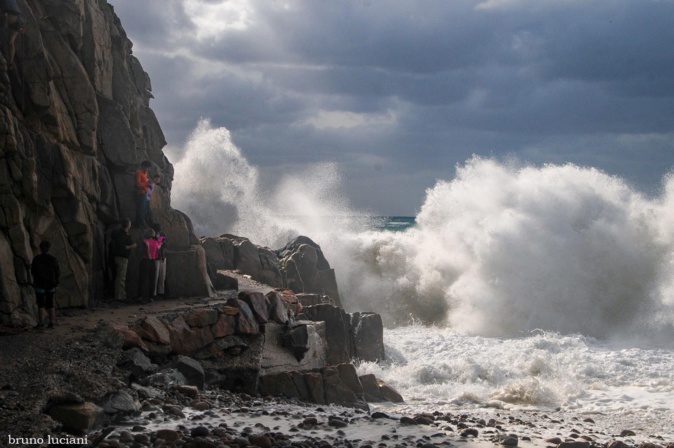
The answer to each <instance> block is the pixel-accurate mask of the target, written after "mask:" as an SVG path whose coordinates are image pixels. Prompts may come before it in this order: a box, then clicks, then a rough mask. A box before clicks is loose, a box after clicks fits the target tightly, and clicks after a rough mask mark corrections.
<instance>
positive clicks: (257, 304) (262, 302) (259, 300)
mask: <svg viewBox="0 0 674 448" xmlns="http://www.w3.org/2000/svg"><path fill="white" fill-rule="evenodd" d="M239 300H243V301H244V302H246V303H247V304H248V306H249V307H250V309H251V310H253V313H254V315H255V319H257V321H258V323H260V324H266V323H267V322H269V300H267V298H266V297H265V296H264V294H262V293H261V292H257V291H241V292H240V293H239Z"/></svg>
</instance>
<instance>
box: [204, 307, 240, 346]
mask: <svg viewBox="0 0 674 448" xmlns="http://www.w3.org/2000/svg"><path fill="white" fill-rule="evenodd" d="M236 312H237V313H238V312H239V310H238V309H237V310H236ZM235 331H236V319H235V318H234V317H233V316H229V315H227V314H221V315H220V316H219V317H218V321H217V322H216V323H215V324H214V325H213V326H212V327H211V333H213V337H214V338H215V339H217V338H223V337H225V336H228V335H230V334H234V332H235Z"/></svg>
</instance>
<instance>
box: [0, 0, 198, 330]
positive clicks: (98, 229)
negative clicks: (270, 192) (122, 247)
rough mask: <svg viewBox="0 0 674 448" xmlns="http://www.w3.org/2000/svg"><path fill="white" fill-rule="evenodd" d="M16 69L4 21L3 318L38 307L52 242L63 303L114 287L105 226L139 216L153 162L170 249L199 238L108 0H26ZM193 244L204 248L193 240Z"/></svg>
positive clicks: (27, 314)
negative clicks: (143, 170) (176, 190)
mask: <svg viewBox="0 0 674 448" xmlns="http://www.w3.org/2000/svg"><path fill="white" fill-rule="evenodd" d="M19 6H20V8H21V10H22V13H23V18H24V20H25V22H26V25H25V32H24V33H23V34H20V35H19V36H18V38H17V40H16V57H15V60H14V68H13V69H9V68H8V64H7V61H6V55H7V54H8V52H7V30H6V29H2V30H0V40H2V43H3V46H2V50H3V52H2V55H3V56H2V57H1V58H0V323H3V324H14V325H16V324H21V323H32V322H33V321H34V320H33V319H34V316H35V315H36V310H35V305H34V295H33V292H32V289H31V287H30V284H31V281H32V279H31V276H30V263H31V261H32V259H33V256H34V255H35V254H37V253H38V250H37V247H38V246H39V243H40V242H41V241H42V240H45V239H46V240H49V241H51V243H52V250H51V253H52V254H53V255H55V256H56V257H57V258H58V260H59V262H60V266H61V272H62V274H61V286H60V287H59V291H58V305H59V306H60V307H68V306H88V305H90V304H91V303H92V301H94V300H100V299H101V298H102V295H103V286H104V269H105V257H106V254H105V245H106V244H105V235H106V232H107V231H108V230H109V229H110V228H111V226H112V225H114V224H115V223H116V222H117V221H118V220H119V219H120V218H122V217H129V218H131V219H133V217H134V215H135V213H134V211H135V202H134V188H133V187H134V173H135V170H136V169H137V167H138V165H139V163H140V162H141V161H142V160H145V159H147V160H150V161H152V162H153V169H152V170H151V171H152V172H157V173H159V174H160V175H161V176H162V185H161V187H160V188H157V189H156V190H155V194H154V195H153V199H152V203H151V208H152V211H153V213H154V216H155V219H156V220H157V221H158V222H159V223H160V224H161V225H162V228H163V230H164V231H165V233H167V234H168V240H169V241H170V242H171V246H170V247H171V249H174V250H185V251H189V250H190V249H189V248H190V246H191V245H193V244H194V243H195V242H196V239H195V238H194V236H193V235H192V226H191V223H190V222H189V219H188V218H187V217H186V216H184V215H183V214H182V213H180V212H178V211H175V210H172V209H171V207H170V188H171V183H170V180H171V179H172V176H173V167H172V165H171V164H170V163H169V161H168V160H167V159H166V157H165V156H164V154H163V152H162V148H163V146H164V145H165V140H164V136H163V133H162V131H161V129H160V127H159V123H158V122H157V119H156V117H155V114H154V113H153V111H152V110H151V109H150V107H149V101H150V98H152V94H151V85H150V79H149V77H148V76H147V74H146V73H145V72H144V71H143V68H142V67H141V65H140V62H139V61H138V60H137V59H136V58H135V57H134V56H133V55H132V51H131V47H132V43H131V42H130V41H129V40H128V38H127V36H126V34H125V32H124V30H123V29H122V26H121V24H120V21H119V19H118V18H117V16H116V15H115V14H114V10H113V8H112V6H110V5H109V4H108V3H107V2H106V1H105V0H19ZM192 248H193V249H192V250H193V251H195V250H196V249H194V246H192Z"/></svg>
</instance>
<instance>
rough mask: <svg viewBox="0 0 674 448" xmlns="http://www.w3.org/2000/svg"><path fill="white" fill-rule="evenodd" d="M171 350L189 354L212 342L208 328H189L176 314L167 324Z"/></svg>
mask: <svg viewBox="0 0 674 448" xmlns="http://www.w3.org/2000/svg"><path fill="white" fill-rule="evenodd" d="M168 332H169V335H170V339H171V346H172V347H173V350H174V351H175V352H176V353H178V354H180V355H187V356H191V355H192V354H194V353H195V352H197V351H198V350H200V349H201V348H203V347H205V346H207V345H208V344H210V343H212V342H213V340H214V339H213V334H212V333H211V330H210V328H208V327H205V328H190V327H189V326H188V325H187V323H186V322H185V320H184V319H183V317H182V316H178V317H177V318H175V319H174V320H173V322H171V324H170V325H169V326H168Z"/></svg>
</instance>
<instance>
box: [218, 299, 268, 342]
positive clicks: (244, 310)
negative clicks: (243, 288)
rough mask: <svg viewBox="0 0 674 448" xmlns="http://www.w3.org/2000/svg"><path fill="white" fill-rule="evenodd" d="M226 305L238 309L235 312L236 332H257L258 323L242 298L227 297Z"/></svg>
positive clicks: (258, 330)
mask: <svg viewBox="0 0 674 448" xmlns="http://www.w3.org/2000/svg"><path fill="white" fill-rule="evenodd" d="M226 306H228V307H231V308H236V309H238V310H239V312H238V313H236V332H237V333H240V334H258V333H259V332H260V325H259V324H258V320H257V318H256V317H255V315H254V314H253V311H252V310H251V309H250V307H249V306H248V304H247V303H246V302H244V301H243V300H239V299H229V300H227V302H226Z"/></svg>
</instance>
